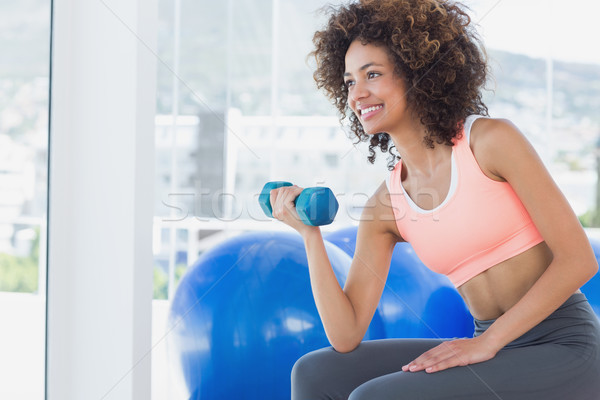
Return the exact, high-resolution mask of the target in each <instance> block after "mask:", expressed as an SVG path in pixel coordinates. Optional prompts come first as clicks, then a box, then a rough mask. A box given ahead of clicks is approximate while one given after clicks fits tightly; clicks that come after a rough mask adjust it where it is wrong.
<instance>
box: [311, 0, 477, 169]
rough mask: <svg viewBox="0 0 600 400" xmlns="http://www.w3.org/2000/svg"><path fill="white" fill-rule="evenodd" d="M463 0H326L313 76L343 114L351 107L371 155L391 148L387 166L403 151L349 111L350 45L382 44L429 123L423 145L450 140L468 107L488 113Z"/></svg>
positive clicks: (353, 125)
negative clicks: (343, 1) (336, 1)
mask: <svg viewBox="0 0 600 400" xmlns="http://www.w3.org/2000/svg"><path fill="white" fill-rule="evenodd" d="M463 8H464V6H463V5H462V4H459V3H453V2H450V1H446V0H359V1H358V2H355V3H351V4H348V5H342V6H339V7H337V8H336V7H332V6H330V7H329V11H330V12H331V14H332V15H331V16H330V18H329V21H328V23H327V25H326V26H325V28H324V30H321V31H317V32H316V33H315V35H314V37H313V43H314V45H315V50H314V51H312V52H311V53H310V55H312V56H314V57H315V59H316V62H317V68H316V71H315V72H314V74H313V77H314V79H315V81H316V83H317V87H318V88H319V89H324V91H325V93H326V95H327V97H329V98H330V99H331V100H332V102H333V104H334V105H335V106H336V107H337V109H338V111H339V112H340V122H343V120H344V119H345V118H346V117H348V115H347V114H349V120H350V130H351V132H352V133H351V135H355V136H356V138H357V139H358V141H357V142H356V143H359V142H366V141H367V140H369V138H370V144H369V157H368V160H369V162H371V163H374V161H375V151H374V148H375V147H379V149H380V150H381V151H382V152H383V153H385V152H388V151H389V153H390V159H389V163H388V168H389V169H392V168H393V165H394V163H395V162H396V161H397V159H399V156H398V155H395V154H394V152H393V151H392V149H393V147H394V146H393V143H391V144H390V136H389V135H388V134H387V133H385V132H380V133H377V134H375V135H367V134H366V133H365V131H364V130H363V128H362V126H361V124H360V122H359V120H358V118H357V117H356V115H354V113H352V112H348V111H349V107H348V90H347V87H346V85H345V83H344V77H343V75H344V71H345V56H346V52H347V50H348V47H349V46H350V44H351V43H352V42H353V41H355V40H360V41H361V42H362V43H363V44H375V45H378V46H383V47H384V48H385V49H386V50H387V52H388V55H389V56H390V60H391V61H392V62H393V64H394V65H395V73H396V74H397V75H398V76H399V77H401V78H402V79H404V82H405V84H406V87H408V88H409V89H408V90H407V93H406V99H407V103H408V104H409V109H410V110H411V112H413V113H415V114H416V116H418V117H419V118H420V122H421V123H422V124H423V125H424V126H425V130H426V137H425V139H424V141H425V145H426V146H427V147H429V148H434V147H435V145H434V143H437V144H440V145H442V144H445V145H449V146H452V145H453V142H452V139H453V138H454V137H456V136H458V135H460V132H461V131H462V123H463V122H464V119H465V118H466V117H467V116H468V115H469V114H483V115H488V109H487V106H486V105H485V104H484V103H483V100H482V96H481V89H482V87H483V85H484V84H485V82H486V79H487V73H488V67H487V63H486V55H485V50H484V49H483V46H482V45H481V41H480V39H479V37H478V36H477V34H476V32H475V31H474V30H473V29H472V27H471V26H469V24H470V23H471V19H470V18H469V16H468V15H467V14H466V12H465V11H463Z"/></svg>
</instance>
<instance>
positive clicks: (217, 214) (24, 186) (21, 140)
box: [0, 0, 600, 399]
mask: <svg viewBox="0 0 600 400" xmlns="http://www.w3.org/2000/svg"><path fill="white" fill-rule="evenodd" d="M337 3H338V2H325V1H322V0H304V1H301V2H300V1H297V0H226V1H222V2H205V1H192V0H160V1H159V12H158V16H159V20H158V52H157V54H156V56H157V58H158V73H157V77H156V85H157V99H156V107H157V108H156V109H157V111H156V118H155V121H156V129H155V132H153V134H154V135H155V143H156V147H155V151H156V174H155V177H154V181H155V197H154V210H155V211H154V215H155V217H154V226H153V229H154V231H153V251H154V265H152V266H148V268H152V269H153V272H154V299H155V300H154V304H153V343H155V344H156V347H155V348H154V350H153V356H152V357H153V379H152V385H153V395H152V398H153V399H167V398H169V393H170V390H172V389H171V388H169V385H170V383H169V382H170V381H169V379H168V372H167V368H166V365H167V364H166V353H165V349H164V346H163V345H162V344H163V341H164V340H163V339H164V336H165V335H166V334H168V332H167V327H166V315H167V312H168V306H169V299H170V298H172V296H173V294H174V291H175V290H176V288H177V283H178V281H179V279H180V278H181V276H182V275H183V274H184V273H185V271H186V268H187V267H188V266H189V265H190V264H192V263H193V262H194V261H195V260H196V259H197V258H198V256H199V255H200V254H202V253H203V252H204V251H205V250H206V249H208V248H211V247H213V246H215V245H216V244H218V243H220V242H221V241H223V240H225V239H228V238H231V237H232V236H235V235H238V234H240V233H242V232H247V231H256V230H286V229H287V228H286V227H285V226H282V224H278V223H275V222H273V221H270V220H268V219H267V218H265V217H264V215H263V214H262V211H261V210H260V209H259V207H258V204H257V196H258V193H259V192H260V189H261V188H262V185H263V184H264V183H265V182H266V181H269V180H288V181H292V182H294V183H297V184H298V185H300V186H305V187H306V186H316V185H323V186H328V187H330V188H331V189H332V190H333V192H334V193H335V194H336V195H337V197H338V200H339V202H340V211H339V212H338V217H337V219H336V222H335V223H334V224H333V225H331V226H328V227H325V228H324V229H326V230H327V229H338V228H340V227H343V226H348V225H353V224H357V223H358V218H359V216H360V213H361V208H362V206H363V204H364V202H365V201H366V199H367V198H368V196H370V194H371V193H373V192H374V190H375V189H376V188H377V187H378V186H379V184H380V183H381V181H382V180H384V179H385V177H386V175H387V173H388V172H387V169H386V163H387V160H386V158H387V155H380V156H378V158H377V161H376V163H375V165H371V164H369V163H368V162H367V160H366V157H367V155H368V152H367V147H366V146H364V145H363V144H360V145H353V144H352V140H350V139H348V138H347V135H346V130H345V129H344V128H343V127H341V126H340V124H339V122H338V117H337V115H336V111H335V109H334V108H333V106H332V105H331V104H330V103H329V102H328V100H327V99H326V98H325V97H324V96H323V94H322V93H319V92H318V91H317V90H316V88H315V85H314V82H313V79H312V71H313V61H312V60H311V59H308V58H307V55H308V53H309V52H310V51H311V49H312V43H311V39H312V34H313V33H314V31H315V30H317V29H318V28H319V27H320V26H322V24H323V23H324V21H325V17H324V15H323V13H320V12H319V11H318V10H319V9H320V8H322V7H323V6H324V5H326V4H337ZM464 3H465V4H466V5H468V6H469V7H470V8H471V16H472V19H473V21H474V22H475V23H477V24H478V25H479V29H478V30H479V32H480V35H481V37H482V39H483V42H484V44H485V46H486V48H487V51H488V55H489V58H490V67H491V70H492V79H491V80H490V82H489V84H488V88H489V89H490V90H488V91H486V92H485V96H484V98H485V101H486V103H487V104H488V106H489V109H490V114H491V116H492V117H501V118H508V119H510V120H512V121H513V122H514V123H515V124H516V125H517V126H518V127H519V128H520V129H521V130H522V131H523V132H524V133H525V135H526V136H527V137H528V138H529V139H530V141H531V142H532V143H533V144H534V146H535V147H536V149H537V151H538V152H539V153H540V155H541V156H542V158H543V160H544V162H545V164H546V166H547V167H548V169H549V170H550V171H551V173H552V175H553V177H554V179H555V180H556V181H557V183H558V185H559V186H560V187H561V189H562V190H563V191H564V193H565V195H566V196H567V198H568V200H569V202H570V203H571V205H572V207H573V209H574V210H575V212H576V213H577V215H578V216H579V217H580V220H581V222H582V224H583V225H584V226H585V227H587V228H590V232H592V234H593V230H592V229H593V227H597V226H600V219H599V217H600V214H599V210H600V205H599V202H600V200H599V196H598V193H599V191H598V189H597V187H598V169H599V165H600V164H599V155H600V152H599V147H600V112H599V111H600V53H599V52H597V51H596V50H595V47H593V46H592V43H593V41H594V40H595V38H597V37H599V36H600V27H599V25H598V24H597V22H596V21H595V20H594V19H593V18H594V17H595V16H597V15H598V13H599V12H600V5H598V4H597V3H596V2H593V1H592V0H573V1H571V2H569V6H568V7H567V6H566V5H565V3H564V2H558V1H554V0H529V1H527V2H520V1H517V0H500V1H498V0H494V1H492V0H470V1H469V0H467V1H465V2H464ZM51 7H52V1H51V0H20V1H16V0H3V1H2V2H1V3H0V15H1V16H2V17H1V18H0V327H1V329H0V398H3V399H4V398H6V399H43V398H44V379H45V378H44V374H45V371H44V357H45V348H44V346H45V321H46V320H45V302H46V294H45V288H46V250H45V249H46V247H45V246H46V243H47V237H46V231H47V227H46V224H47V194H48V183H47V182H48V180H47V177H48V141H49V137H48V116H49V109H50V104H49V98H50V96H49V93H50V92H49V90H50V80H49V76H50V75H49V71H50V33H51ZM107 295H108V293H107Z"/></svg>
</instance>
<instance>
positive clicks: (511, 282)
mask: <svg viewBox="0 0 600 400" xmlns="http://www.w3.org/2000/svg"><path fill="white" fill-rule="evenodd" d="M469 22H470V20H469V17H468V16H467V15H466V13H465V12H464V11H463V10H462V9H461V8H460V6H459V5H457V4H454V3H451V2H446V1H441V0H440V1H436V0H362V1H360V2H356V3H353V4H350V5H348V6H342V7H340V8H338V9H336V10H334V12H333V14H332V16H331V17H330V20H329V22H328V24H327V26H326V28H325V29H324V30H323V31H319V32H317V33H316V34H315V37H314V43H315V45H316V50H315V51H314V55H315V57H316V60H317V70H316V72H315V79H316V81H317V84H318V86H319V87H320V88H324V89H325V91H326V92H327V94H328V96H329V97H330V98H331V99H332V100H333V101H334V103H335V104H336V106H337V107H338V109H339V111H340V113H342V115H345V113H346V112H347V111H351V114H350V116H349V119H350V123H351V128H352V131H353V132H354V134H356V136H357V138H359V139H360V140H370V151H371V156H370V158H369V159H370V161H371V162H373V159H374V157H375V152H374V148H375V147H379V148H380V149H381V150H382V151H384V152H385V151H389V150H390V149H392V148H393V149H395V151H396V152H397V154H398V156H399V157H398V156H395V155H393V154H392V160H391V165H390V166H391V167H392V166H393V170H392V171H391V174H390V177H389V179H388V181H387V182H384V183H382V184H381V186H380V187H379V188H378V189H377V191H376V193H375V194H374V195H373V196H372V197H371V198H370V199H369V200H368V202H367V205H366V206H365V208H364V212H363V214H362V217H361V221H360V225H359V228H358V234H357V245H356V252H355V255H354V258H353V261H352V265H351V269H350V272H349V274H348V278H347V281H346V283H345V285H344V288H343V289H342V288H341V287H340V286H339V285H338V283H337V280H336V278H335V276H334V273H333V270H332V268H331V266H330V263H329V261H328V258H327V254H326V252H325V247H324V245H323V239H322V236H321V233H320V230H319V228H318V227H312V226H307V225H304V224H303V223H302V222H300V220H299V218H298V216H297V213H296V212H295V210H294V208H293V201H294V199H295V198H296V197H297V196H298V194H299V193H300V191H301V188H298V187H296V186H293V187H284V188H281V189H277V190H273V191H272V192H271V204H273V205H274V206H273V210H274V212H273V215H274V216H275V217H276V218H278V219H280V220H281V221H283V222H284V223H286V224H288V225H290V226H291V227H293V228H294V229H296V230H297V231H298V232H299V233H300V234H301V235H302V237H303V238H304V243H305V246H306V252H307V256H308V262H309V271H310V277H311V284H312V291H313V295H314V298H315V302H316V305H317V308H318V311H319V314H320V316H321V319H322V321H323V325H324V327H325V331H326V334H327V337H328V339H329V341H330V343H331V345H332V348H328V349H322V350H318V351H315V352H312V353H309V354H308V355H306V356H304V357H302V358H301V359H300V360H299V361H298V362H297V363H296V365H295V366H294V369H293V372H292V399H294V400H305V399H346V398H350V399H352V400H357V399H370V400H378V399H477V400H481V399H502V400H509V399H510V400H513V399H528V400H530V399H561V400H564V399H579V400H592V399H599V398H600V327H599V323H598V319H597V318H596V316H595V315H594V314H593V312H592V310H591V308H590V306H589V304H588V303H587V300H586V298H585V296H584V295H583V294H582V293H581V292H580V291H579V288H580V287H581V286H582V285H583V284H584V283H585V282H586V281H588V280H589V279H590V278H591V277H592V276H593V275H594V274H595V273H596V271H597V269H598V265H597V263H596V260H595V257H594V254H593V252H592V249H591V247H590V245H589V242H588V240H587V237H586V235H585V233H584V232H583V230H582V228H581V226H580V224H579V222H578V220H577V218H576V216H575V215H574V213H573V212H572V210H571V208H570V206H569V204H568V203H567V201H566V199H565V198H564V197H563V195H562V194H561V192H560V191H559V189H558V188H557V186H556V185H555V183H554V182H553V180H552V178H551V177H550V175H549V174H548V172H547V171H546V170H545V168H544V166H543V164H542V162H541V161H540V159H539V158H538V156H537V155H536V153H535V151H534V150H533V148H532V147H531V146H530V144H529V143H528V142H527V140H526V139H525V138H524V137H523V135H522V134H521V133H520V132H519V130H518V129H517V128H516V127H515V126H514V125H513V124H511V123H510V122H509V121H506V120H501V119H492V118H488V117H482V115H487V108H486V106H485V105H484V104H483V102H482V100H481V94H480V90H481V88H482V86H483V84H484V83H485V81H486V73H487V68H486V64H485V59H484V56H483V54H482V50H481V49H480V46H479V41H478V40H477V38H476V36H475V33H474V32H473V31H472V30H471V27H470V26H469ZM390 141H391V143H390ZM398 158H399V159H400V160H399V161H398V162H397V163H396V164H395V166H394V165H393V163H394V162H395V161H396V160H397V159H398ZM399 241H408V242H410V243H411V244H412V246H413V247H414V248H415V251H416V252H417V254H418V255H419V257H420V258H421V259H422V261H423V262H424V263H425V264H426V265H427V266H428V267H430V268H431V269H433V270H435V271H437V272H441V273H444V274H446V275H448V277H449V278H450V280H451V281H452V282H453V283H454V284H455V286H456V287H457V289H458V291H459V292H460V294H461V296H462V297H463V299H464V300H465V302H466V304H467V306H468V307H469V309H470V312H471V314H472V315H473V317H474V318H475V326H476V330H475V335H474V337H473V338H468V339H458V340H441V339H440V340H436V339H387V340H378V341H368V342H363V343H361V340H362V338H363V337H364V335H365V332H366V330H367V328H368V326H369V323H370V321H371V318H372V316H373V314H374V312H375V309H376V307H377V304H378V301H379V298H380V296H381V294H382V291H383V289H384V285H385V279H386V276H387V272H388V269H389V266H390V260H391V256H392V250H393V248H394V245H395V244H396V243H397V242H399Z"/></svg>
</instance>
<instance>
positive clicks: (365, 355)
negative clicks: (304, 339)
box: [292, 339, 442, 400]
mask: <svg viewBox="0 0 600 400" xmlns="http://www.w3.org/2000/svg"><path fill="white" fill-rule="evenodd" d="M440 343H442V340H439V339H382V340H373V341H366V342H363V343H361V344H360V345H359V346H358V347H357V348H356V349H355V350H354V351H351V352H349V353H338V352H337V351H335V350H333V348H331V347H329V348H325V349H321V350H317V351H313V352H311V353H308V354H306V355H305V356H303V357H302V358H300V359H299V360H298V361H297V362H296V364H295V365H294V368H293V369H292V400H308V399H310V400H315V399H330V400H331V399H335V400H337V399H347V398H348V396H349V395H350V393H351V392H352V391H353V390H354V389H356V388H357V387H358V386H360V385H361V384H363V383H365V382H367V381H369V380H371V379H373V378H376V377H378V376H382V375H387V374H390V373H393V372H397V371H400V370H402V366H403V365H406V364H407V363H409V362H410V361H412V360H414V359H415V358H417V357H418V356H420V355H421V354H423V353H424V352H426V351H427V350H429V349H431V348H433V347H435V346H437V345H438V344H440Z"/></svg>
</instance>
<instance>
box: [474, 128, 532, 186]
mask: <svg viewBox="0 0 600 400" xmlns="http://www.w3.org/2000/svg"><path fill="white" fill-rule="evenodd" d="M470 146H471V150H472V152H473V155H474V156H475V159H476V160H477V163H478V164H479V166H480V168H481V170H482V171H483V173H484V174H486V175H487V176H488V177H489V178H490V179H494V180H497V181H505V180H506V176H505V174H504V172H503V171H504V170H505V167H506V166H507V165H508V164H510V163H511V160H512V159H514V158H522V157H527V158H532V157H533V158H534V159H536V160H537V159H538V156H537V154H536V152H535V150H534V149H533V146H531V144H530V143H529V141H528V140H527V138H526V137H525V135H523V133H522V132H521V131H520V130H519V128H518V127H517V126H516V125H515V124H513V123H512V122H511V121H510V120H507V119H502V118H479V119H477V120H476V121H475V122H473V126H472V127H471V137H470Z"/></svg>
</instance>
